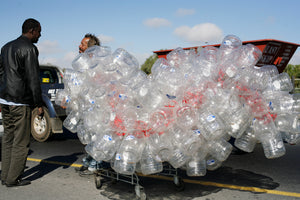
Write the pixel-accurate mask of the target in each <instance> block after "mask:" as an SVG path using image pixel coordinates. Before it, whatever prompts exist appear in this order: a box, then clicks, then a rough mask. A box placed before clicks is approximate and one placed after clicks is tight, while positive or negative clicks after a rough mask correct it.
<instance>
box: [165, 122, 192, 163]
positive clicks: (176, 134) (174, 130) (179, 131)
mask: <svg viewBox="0 0 300 200" xmlns="http://www.w3.org/2000/svg"><path fill="white" fill-rule="evenodd" d="M169 132H170V136H171V141H172V144H173V149H172V153H171V156H170V157H169V160H168V162H169V163H170V164H171V165H172V166H173V167H174V168H179V167H181V166H183V165H184V164H185V163H186V162H187V161H188V160H189V159H190V158H191V156H190V154H189V152H188V150H187V146H190V145H189V144H188V143H189V142H187V146H185V145H184V142H183V141H182V140H184V141H187V139H186V137H188V134H187V133H186V130H185V129H183V128H181V127H179V126H176V125H175V126H173V127H171V128H170V129H169Z"/></svg>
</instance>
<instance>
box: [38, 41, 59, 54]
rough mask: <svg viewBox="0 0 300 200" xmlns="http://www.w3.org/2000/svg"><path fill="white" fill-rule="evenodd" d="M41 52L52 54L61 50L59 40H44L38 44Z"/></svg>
mask: <svg viewBox="0 0 300 200" xmlns="http://www.w3.org/2000/svg"><path fill="white" fill-rule="evenodd" d="M37 47H38V49H39V53H41V54H52V53H57V52H59V51H60V48H59V45H58V43H57V41H50V40H44V41H41V42H40V43H38V45H37Z"/></svg>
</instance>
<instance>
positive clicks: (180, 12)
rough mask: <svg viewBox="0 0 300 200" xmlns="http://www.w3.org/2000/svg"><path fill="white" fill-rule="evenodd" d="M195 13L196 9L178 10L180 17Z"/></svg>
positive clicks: (177, 13)
mask: <svg viewBox="0 0 300 200" xmlns="http://www.w3.org/2000/svg"><path fill="white" fill-rule="evenodd" d="M193 14H195V9H184V8H179V9H178V10H177V11H176V15H177V16H179V17H183V16H186V15H193Z"/></svg>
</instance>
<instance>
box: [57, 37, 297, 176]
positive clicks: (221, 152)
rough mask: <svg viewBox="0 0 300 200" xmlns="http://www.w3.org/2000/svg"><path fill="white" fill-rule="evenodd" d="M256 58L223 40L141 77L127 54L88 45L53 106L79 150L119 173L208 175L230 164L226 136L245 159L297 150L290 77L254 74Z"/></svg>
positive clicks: (173, 56) (254, 52)
mask: <svg viewBox="0 0 300 200" xmlns="http://www.w3.org/2000/svg"><path fill="white" fill-rule="evenodd" d="M261 55H262V53H261V51H260V50H259V49H258V48H257V47H256V46H254V45H252V44H247V45H242V41H241V40H240V39H239V38H238V37H236V36H234V35H228V36H226V37H225V38H224V39H223V41H222V43H221V45H220V48H216V47H212V46H207V47H205V48H202V49H198V52H196V51H195V50H183V49H182V48H177V49H175V50H173V51H172V52H170V53H169V54H168V55H167V59H164V58H159V59H158V60H157V61H156V62H155V64H154V65H153V67H152V70H151V71H152V74H151V75H149V76H147V75H146V74H145V73H144V72H143V71H141V70H140V66H139V64H138V62H137V59H136V58H135V57H134V56H132V55H131V54H129V53H128V52H127V51H125V50H124V49H117V50H115V51H114V52H111V49H110V48H108V47H104V46H94V47H90V48H89V49H87V50H86V51H85V52H84V53H82V54H79V55H78V56H77V57H76V58H75V59H74V61H73V62H72V66H73V69H68V70H66V71H65V73H64V83H65V89H63V90H61V91H59V92H58V94H57V98H56V103H57V104H59V105H61V106H65V107H66V108H67V113H68V116H67V118H66V119H65V121H64V126H65V127H66V128H67V129H69V130H70V131H72V132H74V133H75V132H77V134H78V137H79V139H80V141H81V142H82V143H83V144H86V146H85V150H86V151H87V152H88V153H89V154H90V155H91V156H92V157H93V158H94V159H95V160H97V161H100V160H101V161H107V162H110V163H111V167H112V169H114V170H115V171H116V172H118V173H121V174H133V173H134V172H136V171H138V172H142V173H143V174H153V173H159V172H161V171H162V170H163V162H168V163H169V164H170V165H172V166H173V167H174V168H183V169H185V170H186V172H187V175H189V176H204V175H205V174H206V170H214V169H216V168H218V167H220V166H221V164H222V162H223V161H225V160H226V159H227V158H228V156H229V155H230V153H231V151H232V148H233V147H232V145H231V144H230V143H229V142H228V141H229V139H230V138H232V137H233V138H235V146H236V147H238V148H240V149H241V150H243V151H246V152H251V151H253V149H254V147H255V145H256V144H260V145H262V147H263V149H264V153H265V156H266V157H267V158H277V157H280V156H282V155H284V154H285V145H284V142H288V143H290V144H296V143H298V142H299V138H300V123H299V122H300V121H299V114H298V113H299V111H300V98H299V96H296V95H292V94H290V93H289V92H291V91H292V89H293V85H292V82H291V80H290V78H289V76H288V74H286V73H280V74H279V73H278V70H277V68H276V66H273V65H265V66H262V67H257V66H255V64H256V63H257V61H258V60H259V59H260V58H261Z"/></svg>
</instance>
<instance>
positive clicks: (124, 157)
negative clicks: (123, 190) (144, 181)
mask: <svg viewBox="0 0 300 200" xmlns="http://www.w3.org/2000/svg"><path fill="white" fill-rule="evenodd" d="M144 147H145V143H144V139H143V138H137V137H136V136H135V135H133V134H129V133H128V134H126V135H125V136H124V139H123V140H122V142H121V145H120V147H119V149H118V150H117V152H116V156H115V161H114V169H115V171H116V172H118V173H121V174H127V175H132V174H133V173H134V172H135V168H136V164H137V163H138V162H139V160H140V158H141V155H142V152H143V150H144Z"/></svg>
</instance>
